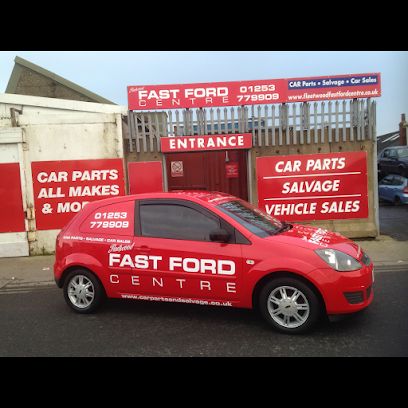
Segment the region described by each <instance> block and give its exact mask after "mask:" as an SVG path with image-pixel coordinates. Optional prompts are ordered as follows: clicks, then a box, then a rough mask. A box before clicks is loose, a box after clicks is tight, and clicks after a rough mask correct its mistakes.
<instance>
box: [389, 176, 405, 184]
mask: <svg viewBox="0 0 408 408" xmlns="http://www.w3.org/2000/svg"><path fill="white" fill-rule="evenodd" d="M403 183H404V180H403V179H402V178H401V177H399V176H394V178H393V179H392V185H393V186H401V185H402V184H403Z"/></svg>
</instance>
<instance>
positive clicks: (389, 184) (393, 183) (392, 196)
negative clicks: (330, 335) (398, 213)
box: [378, 174, 408, 205]
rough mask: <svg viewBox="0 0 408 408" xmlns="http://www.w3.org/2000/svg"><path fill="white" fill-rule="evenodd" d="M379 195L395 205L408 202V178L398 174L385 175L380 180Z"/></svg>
mask: <svg viewBox="0 0 408 408" xmlns="http://www.w3.org/2000/svg"><path fill="white" fill-rule="evenodd" d="M378 197H379V198H380V199H381V200H384V201H388V202H391V203H394V204H395V205H399V204H408V178H406V177H403V176H400V175H398V174H389V175H388V176H385V177H384V178H383V179H382V180H380V181H379V182H378Z"/></svg>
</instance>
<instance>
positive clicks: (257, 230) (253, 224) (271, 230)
mask: <svg viewBox="0 0 408 408" xmlns="http://www.w3.org/2000/svg"><path fill="white" fill-rule="evenodd" d="M217 207H218V208H219V209H220V210H221V211H222V212H223V213H225V214H227V215H229V216H230V217H231V218H233V219H234V220H236V221H238V222H239V223H240V224H241V225H242V226H243V227H245V228H246V229H247V230H249V231H251V232H252V233H254V234H256V235H258V236H259V237H262V238H263V237H267V236H270V235H275V234H278V233H279V232H282V231H285V230H287V229H290V228H291V227H292V226H291V225H290V224H287V223H285V222H281V221H279V220H277V219H276V218H274V217H271V216H270V215H268V214H266V213H264V212H263V211H261V210H260V209H258V208H256V207H254V206H252V205H251V204H249V203H247V202H245V201H243V200H237V201H229V202H227V203H223V204H220V205H218V206H217Z"/></svg>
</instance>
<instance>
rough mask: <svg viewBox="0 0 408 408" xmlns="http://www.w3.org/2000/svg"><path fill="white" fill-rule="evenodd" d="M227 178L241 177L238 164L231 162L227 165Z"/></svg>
mask: <svg viewBox="0 0 408 408" xmlns="http://www.w3.org/2000/svg"><path fill="white" fill-rule="evenodd" d="M225 177H227V178H238V177H239V167H238V163H237V162H229V163H226V164H225Z"/></svg>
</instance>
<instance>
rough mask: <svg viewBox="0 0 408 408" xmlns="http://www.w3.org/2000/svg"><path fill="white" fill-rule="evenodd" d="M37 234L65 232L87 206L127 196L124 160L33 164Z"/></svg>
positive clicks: (42, 162)
mask: <svg viewBox="0 0 408 408" xmlns="http://www.w3.org/2000/svg"><path fill="white" fill-rule="evenodd" d="M31 171H32V178H33V188H34V207H35V219H36V224H37V230H48V229H59V228H62V227H63V226H64V225H65V224H66V223H67V222H68V221H69V220H71V218H72V217H73V216H74V215H75V214H76V213H77V212H79V211H80V210H81V209H82V207H83V206H84V205H86V204H87V203H89V202H91V201H96V200H101V199H103V198H109V197H115V196H121V195H124V194H125V186H124V178H123V160H122V159H97V160H61V161H39V162H32V163H31Z"/></svg>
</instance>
